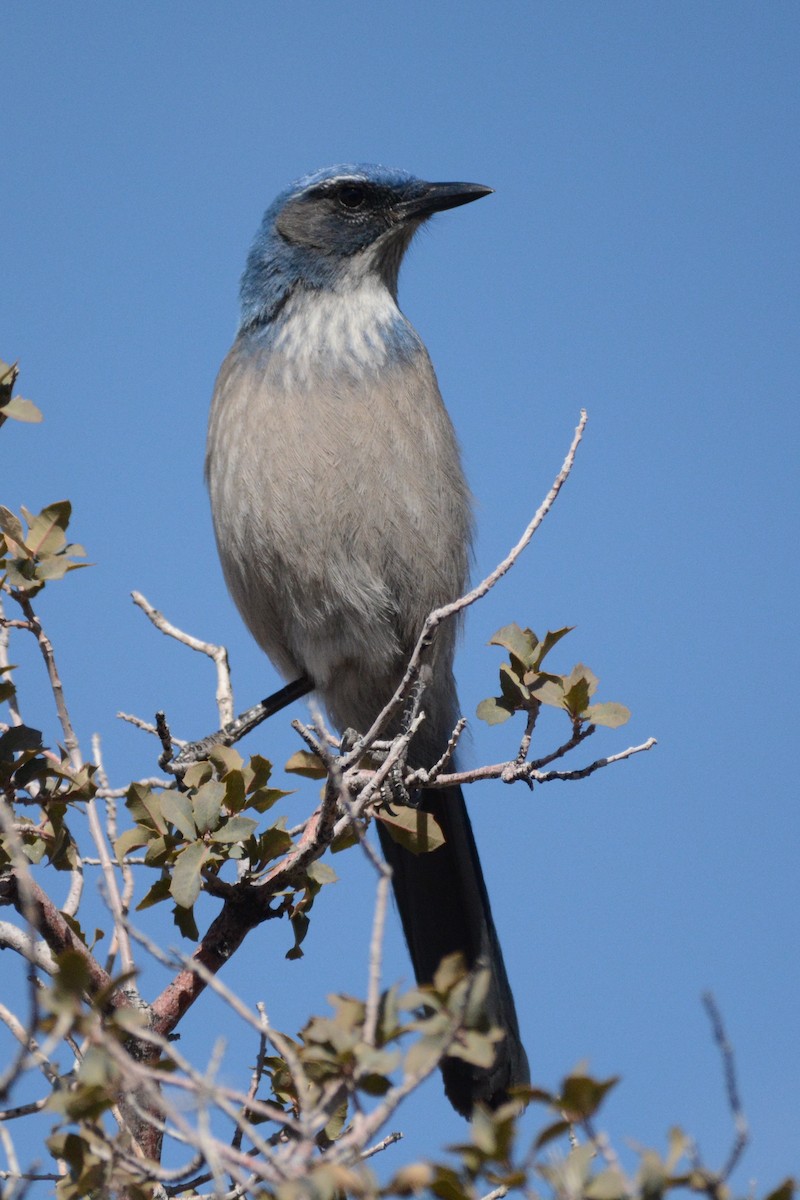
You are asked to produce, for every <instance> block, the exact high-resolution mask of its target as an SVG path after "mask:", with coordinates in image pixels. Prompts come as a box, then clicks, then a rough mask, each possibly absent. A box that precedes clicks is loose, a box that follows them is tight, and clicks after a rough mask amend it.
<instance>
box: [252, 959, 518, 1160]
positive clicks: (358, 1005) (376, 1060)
mask: <svg viewBox="0 0 800 1200" xmlns="http://www.w3.org/2000/svg"><path fill="white" fill-rule="evenodd" d="M489 984H490V979H489V972H488V971H487V970H479V971H477V972H475V973H470V972H468V971H467V969H466V967H465V965H464V960H463V958H462V956H461V955H460V954H453V955H451V956H449V957H448V958H446V959H445V960H444V961H443V962H442V964H441V965H440V967H439V969H438V970H437V972H436V974H435V976H434V979H433V981H432V983H430V984H426V985H420V986H417V987H414V988H412V989H410V990H409V991H407V992H405V993H401V992H400V991H399V989H398V988H397V987H392V988H389V989H388V990H387V991H385V992H384V993H382V995H381V997H380V1001H379V1004H378V1007H377V1012H376V1013H375V1015H374V1020H373V1021H372V1026H371V1032H370V1034H369V1036H368V1035H367V1032H366V1024H367V1017H368V1014H367V1006H366V1005H365V1003H364V1002H363V1001H362V1000H358V999H355V998H354V997H352V996H344V995H334V996H331V997H330V998H329V999H330V1003H331V1006H332V1008H333V1013H332V1015H331V1016H328V1017H312V1018H311V1020H310V1021H309V1022H308V1023H307V1024H306V1025H305V1027H304V1028H303V1029H302V1031H301V1033H300V1035H299V1040H297V1041H294V1040H292V1039H290V1038H288V1037H287V1036H286V1035H280V1038H278V1039H276V1041H278V1042H280V1043H281V1044H283V1043H285V1044H286V1045H287V1047H288V1048H289V1049H287V1052H286V1054H285V1055H283V1056H281V1055H277V1056H274V1057H271V1058H269V1059H267V1070H266V1072H265V1074H266V1076H267V1078H268V1079H269V1081H270V1086H271V1097H270V1099H271V1100H272V1101H273V1102H274V1103H276V1104H278V1105H279V1106H280V1107H281V1109H282V1110H283V1111H285V1112H291V1113H293V1114H295V1115H299V1114H300V1113H301V1112H305V1113H308V1112H311V1111H313V1110H314V1109H315V1108H316V1107H317V1106H318V1105H319V1104H320V1103H321V1102H322V1101H323V1100H324V1098H325V1096H326V1094H327V1095H330V1094H334V1103H333V1104H331V1103H330V1102H329V1103H328V1106H327V1109H328V1111H329V1113H330V1115H329V1116H328V1119H327V1120H326V1122H325V1124H324V1126H323V1128H322V1130H321V1134H320V1141H321V1144H327V1143H329V1142H332V1141H334V1140H336V1139H337V1138H338V1137H339V1136H341V1134H342V1133H343V1132H344V1130H345V1128H346V1122H347V1117H348V1110H349V1101H350V1099H351V1098H352V1097H353V1096H354V1094H355V1093H361V1095H363V1096H368V1097H375V1098H380V1097H383V1096H385V1095H386V1094H387V1093H388V1092H389V1090H390V1089H391V1087H392V1086H393V1081H392V1075H393V1074H394V1073H395V1072H396V1071H397V1070H398V1069H399V1068H401V1069H402V1076H403V1081H404V1082H406V1081H408V1080H410V1079H412V1080H413V1079H417V1078H420V1079H421V1078H424V1077H425V1076H426V1075H428V1074H429V1073H430V1072H432V1071H433V1070H435V1069H436V1067H437V1066H438V1064H439V1062H440V1061H441V1059H442V1056H443V1055H444V1054H445V1053H446V1054H447V1055H449V1056H450V1057H454V1058H460V1059H463V1060H464V1061H466V1062H470V1063H473V1064H475V1065H477V1066H480V1067H486V1068H488V1067H491V1065H492V1063H493V1061H494V1056H495V1047H496V1045H497V1043H498V1041H500V1040H501V1039H502V1037H503V1034H502V1032H501V1031H500V1030H499V1029H496V1028H489V1027H488V1026H487V1024H486V1017H485V999H486V992H487V990H488V988H489ZM409 1035H411V1036H413V1041H412V1043H411V1045H410V1047H409V1049H408V1050H407V1051H406V1053H405V1054H403V1053H402V1050H401V1048H400V1045H399V1043H400V1042H401V1040H402V1039H405V1038H407V1037H408V1036H409ZM298 1068H299V1069H298ZM337 1083H338V1084H339V1085H340V1089H341V1090H340V1092H336V1089H335V1085H336V1084H337ZM332 1088H333V1093H332Z"/></svg>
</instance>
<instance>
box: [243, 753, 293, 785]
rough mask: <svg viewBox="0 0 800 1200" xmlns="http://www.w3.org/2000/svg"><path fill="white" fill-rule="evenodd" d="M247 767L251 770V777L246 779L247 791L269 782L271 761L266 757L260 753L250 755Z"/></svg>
mask: <svg viewBox="0 0 800 1200" xmlns="http://www.w3.org/2000/svg"><path fill="white" fill-rule="evenodd" d="M247 769H248V770H249V771H252V778H251V779H249V780H248V784H247V790H248V792H255V791H257V790H258V789H259V788H263V787H265V786H266V784H268V783H269V780H270V776H271V775H272V763H271V762H270V761H269V759H268V758H264V757H263V756H262V755H260V754H254V755H252V757H251V758H250V761H249V762H248V764H247ZM287 795H288V792H287Z"/></svg>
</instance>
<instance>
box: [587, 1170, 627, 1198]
mask: <svg viewBox="0 0 800 1200" xmlns="http://www.w3.org/2000/svg"><path fill="white" fill-rule="evenodd" d="M583 1194H584V1196H585V1197H586V1200H624V1197H626V1196H628V1195H629V1194H630V1188H629V1186H628V1182H627V1180H626V1178H625V1176H624V1175H623V1174H622V1172H621V1171H620V1170H619V1169H618V1168H617V1167H608V1168H607V1169H606V1170H605V1171H601V1172H600V1174H599V1175H595V1176H594V1178H593V1179H590V1180H589V1182H588V1184H587V1185H586V1187H585V1189H584V1193H583Z"/></svg>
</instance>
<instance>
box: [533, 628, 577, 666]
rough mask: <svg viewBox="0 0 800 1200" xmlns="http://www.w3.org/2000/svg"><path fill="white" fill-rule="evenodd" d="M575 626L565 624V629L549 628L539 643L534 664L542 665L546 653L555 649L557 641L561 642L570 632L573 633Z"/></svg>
mask: <svg viewBox="0 0 800 1200" xmlns="http://www.w3.org/2000/svg"><path fill="white" fill-rule="evenodd" d="M574 628H575V626H574V625H565V626H564V628H563V629H548V631H547V633H546V634H545V635H544V638H543V639H542V641H541V642H540V643H539V648H538V651H537V653H536V660H535V664H534V665H535V666H537V667H540V666H541V665H542V663H543V662H544V659H545V655H547V654H549V653H550V651H551V650H552V649H553V646H555V645H556V643H557V642H560V641H561V639H562V638H563V637H566V636H567V634H568V633H572V631H573V629H574Z"/></svg>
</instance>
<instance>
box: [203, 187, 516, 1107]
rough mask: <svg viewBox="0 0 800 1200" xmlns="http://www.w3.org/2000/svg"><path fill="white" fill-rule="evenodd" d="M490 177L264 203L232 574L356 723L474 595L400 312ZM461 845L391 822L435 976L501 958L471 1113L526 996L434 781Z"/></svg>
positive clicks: (489, 1093) (446, 666)
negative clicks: (434, 252) (418, 272)
mask: <svg viewBox="0 0 800 1200" xmlns="http://www.w3.org/2000/svg"><path fill="white" fill-rule="evenodd" d="M491 190H492V189H491V188H488V187H483V186H482V185H480V184H474V183H427V182H425V181H424V180H421V179H417V178H415V177H414V176H413V175H409V174H407V173H406V172H404V171H397V170H389V169H387V168H385V167H378V166H372V165H357V166H352V165H347V166H337V167H331V168H326V169H324V170H321V171H317V172H315V173H314V174H312V175H308V176H306V177H305V178H303V179H301V180H299V181H298V182H297V183H295V184H293V185H292V186H291V187H290V188H289V189H288V190H287V191H285V192H283V193H282V194H281V195H280V196H279V197H278V198H277V200H276V201H275V202H274V203H273V204H272V205H271V207H270V208H269V209H268V210H267V212H266V214H265V216H264V220H263V223H262V225H261V228H260V230H259V232H258V234H257V236H256V238H255V241H254V243H253V246H252V248H251V250H250V254H249V257H248V259H247V266H246V268H245V272H244V275H243V277H242V283H241V304H242V308H241V323H240V326H239V331H238V333H237V336H236V340H235V342H234V344H233V347H232V349H231V351H230V353H229V354H228V356H227V358H226V359H225V362H224V363H223V365H222V368H221V370H220V373H219V377H218V379H217V383H216V388H215V391H214V398H213V402H212V406H211V418H210V425H209V433H208V451H207V459H206V472H207V478H208V484H209V489H210V493H211V507H212V512H213V518H214V529H215V532H216V539H217V545H218V548H219V554H220V558H221V560H222V567H223V570H224V573H225V579H226V581H227V584H228V587H229V589H230V591H231V594H232V596H233V598H234V600H235V602H236V604H237V605H238V607H239V610H240V612H241V614H242V616H243V618H244V620H245V622H246V623H247V625H248V627H249V629H250V631H251V633H252V634H253V636H254V637H255V639H256V641H257V642H258V644H259V645H260V646H261V647H262V649H263V650H265V651H266V653H267V654H268V655H269V657H270V658H271V659H272V661H273V663H274V664H275V666H276V667H277V668H278V670H279V671H280V672H281V673H282V674H283V675H284V676H285V677H286V679H287V680H294V679H296V678H299V677H304V676H305V677H307V678H308V679H309V680H310V681H312V683H313V686H314V688H315V690H316V692H317V694H318V695H319V697H320V698H321V700H322V702H323V704H324V705H325V707H326V709H327V711H328V713H329V715H330V717H331V719H332V721H333V722H334V723H335V724H336V726H337V727H338V728H339V729H340V730H345V729H356V730H358V731H360V732H365V731H366V730H367V729H368V728H369V727H370V725H371V724H372V722H373V720H374V718H375V717H376V716H377V714H378V713H379V712H380V710H381V709H382V708H383V706H384V705H385V704H386V702H387V701H388V700H389V698H390V697H391V696H392V694H393V693H394V690H395V688H396V686H397V684H398V682H399V680H400V678H401V677H402V675H403V672H404V670H405V666H406V664H407V662H408V659H409V656H410V655H411V652H412V650H413V648H414V645H415V643H416V641H417V638H418V636H419V634H420V631H421V629H422V625H423V622H424V621H425V618H426V617H427V615H428V613H429V612H430V611H431V610H432V609H434V608H437V607H439V606H440V605H443V604H445V603H447V602H449V601H451V600H454V599H455V598H456V597H458V596H460V595H461V594H462V593H463V591H464V590H465V587H466V583H467V571H468V562H469V554H470V541H471V529H472V517H471V503H470V494H469V490H468V488H467V484H466V481H465V479H464V475H463V472H462V469H461V463H460V457H459V450H458V445H457V442H456V438H455V434H454V432H453V427H452V425H451V422H450V419H449V417H448V415H447V412H446V410H445V407H444V404H443V403H442V398H441V395H440V393H439V387H438V384H437V381H436V375H435V373H434V370H433V366H432V365H431V361H430V358H429V357H428V353H427V351H426V349H425V346H424V345H423V343H422V341H421V340H420V338H419V335H418V334H417V333H416V331H415V330H414V329H413V327H412V326H411V325H410V324H409V322H408V321H407V320H406V318H405V317H404V316H403V314H402V313H401V311H400V309H399V308H398V305H397V276H398V271H399V269H400V263H401V260H402V258H403V255H404V253H405V251H406V249H407V248H408V245H409V243H410V241H411V239H412V237H413V236H414V233H415V232H416V230H417V229H419V227H420V226H421V225H422V224H423V222H425V221H426V220H427V219H428V218H429V217H430V216H431V215H432V214H433V213H436V212H441V211H442V210H443V209H448V208H455V207H457V206H458V205H461V204H468V203H470V202H471V201H473V200H478V199H479V198H480V197H482V196H486V195H488V194H489V193H490V192H491ZM455 633H456V630H455V626H454V622H452V621H451V622H447V623H445V626H444V627H442V628H440V630H439V635H438V639H437V641H436V643H435V646H434V648H433V650H432V654H431V659H430V662H429V672H428V676H429V680H428V687H427V690H426V692H425V695H424V698H423V708H424V710H425V713H426V718H427V719H426V720H425V721H424V722H423V724H422V726H421V728H420V730H419V732H418V733H417V734H416V736H415V738H414V740H413V742H412V748H411V754H410V756H409V757H410V761H411V762H412V764H414V765H420V766H430V765H431V764H432V763H433V762H435V761H436V760H437V759H438V758H439V757H440V755H441V754H442V751H443V750H444V748H445V746H446V745H447V742H448V738H449V736H450V734H451V732H452V729H453V726H454V725H455V723H456V720H457V719H458V715H459V712H458V704H457V698H456V689H455V682H454V679H453V669H452V667H453V650H454V639H455ZM417 800H418V803H419V804H420V805H421V807H423V808H424V809H426V810H427V811H428V812H431V813H432V814H433V815H434V817H435V818H436V820H437V821H438V823H439V825H440V826H441V828H442V830H443V832H444V835H445V839H446V841H445V844H444V845H443V846H442V847H440V848H439V849H438V850H435V851H433V852H432V853H428V854H421V855H415V854H412V853H411V852H410V851H408V850H406V849H404V848H403V847H402V846H400V845H398V844H397V843H396V842H395V841H393V840H392V839H391V837H389V835H388V833H387V832H386V830H385V828H384V827H383V826H382V825H381V823H380V822H379V823H378V824H379V830H378V832H379V835H380V839H381V845H382V849H383V852H384V854H385V856H386V858H387V860H388V862H389V864H390V865H391V867H392V872H393V876H392V882H393V887H394V892H395V896H396V899H397V906H398V909H399V911H400V917H401V920H402V923H403V929H404V931H405V936H406V940H407V942H408V948H409V951H410V954H411V959H412V962H413V966H414V971H415V974H416V977H417V980H418V981H419V982H422V983H425V982H429V981H430V980H431V978H432V976H433V973H434V971H435V970H436V968H437V966H438V965H439V962H440V961H441V959H442V958H443V957H444V956H445V955H447V954H451V953H453V952H454V951H460V952H461V953H462V954H463V955H464V957H465V959H466V961H467V963H468V964H469V966H470V967H472V966H475V965H476V964H478V963H479V962H483V963H486V964H488V966H489V968H490V975H491V982H490V986H489V990H488V994H487V998H486V1017H487V1018H488V1020H489V1021H490V1022H491V1024H493V1025H497V1026H500V1028H501V1029H502V1030H503V1031H504V1033H505V1037H504V1039H503V1041H502V1042H501V1043H499V1046H498V1053H497V1058H496V1061H495V1063H494V1066H493V1067H491V1068H489V1069H486V1068H478V1067H475V1066H473V1065H470V1064H468V1063H466V1062H464V1061H463V1060H461V1059H458V1058H455V1057H449V1058H447V1059H445V1061H444V1063H443V1067H442V1070H443V1075H444V1082H445V1091H446V1093H447V1095H448V1097H449V1099H450V1101H451V1103H452V1104H453V1106H454V1107H455V1108H456V1109H457V1110H458V1111H459V1112H461V1113H463V1114H465V1115H469V1114H470V1112H471V1111H472V1106H473V1104H474V1103H475V1101H483V1102H484V1103H487V1104H489V1105H492V1106H496V1105H498V1104H500V1103H502V1102H503V1101H504V1100H505V1098H506V1096H507V1089H508V1088H509V1087H510V1086H511V1085H513V1084H516V1083H523V1082H525V1081H527V1079H528V1065H527V1060H526V1057H525V1051H524V1049H523V1047H522V1043H521V1041H520V1036H519V1029H518V1024H517V1015H516V1011H515V1008H514V1000H513V997H512V994H511V989H510V987H509V983H508V978H507V975H506V970H505V966H504V963H503V956H502V953H501V950H500V944H499V941H498V938H497V933H496V931H495V927H494V922H493V920H492V914H491V909H490V907H489V898H488V895H487V892H486V885H485V883H484V880H483V874H482V871H481V866H480V861H479V859H478V853H477V850H476V847H475V840H474V837H473V834H472V828H471V826H470V822H469V817H468V816H467V810H466V806H465V804H464V800H463V797H462V795H461V791H460V789H458V788H451V789H447V790H441V789H440V790H435V789H429V790H424V791H422V792H421V794H420V795H419V797H418V798H417Z"/></svg>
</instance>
